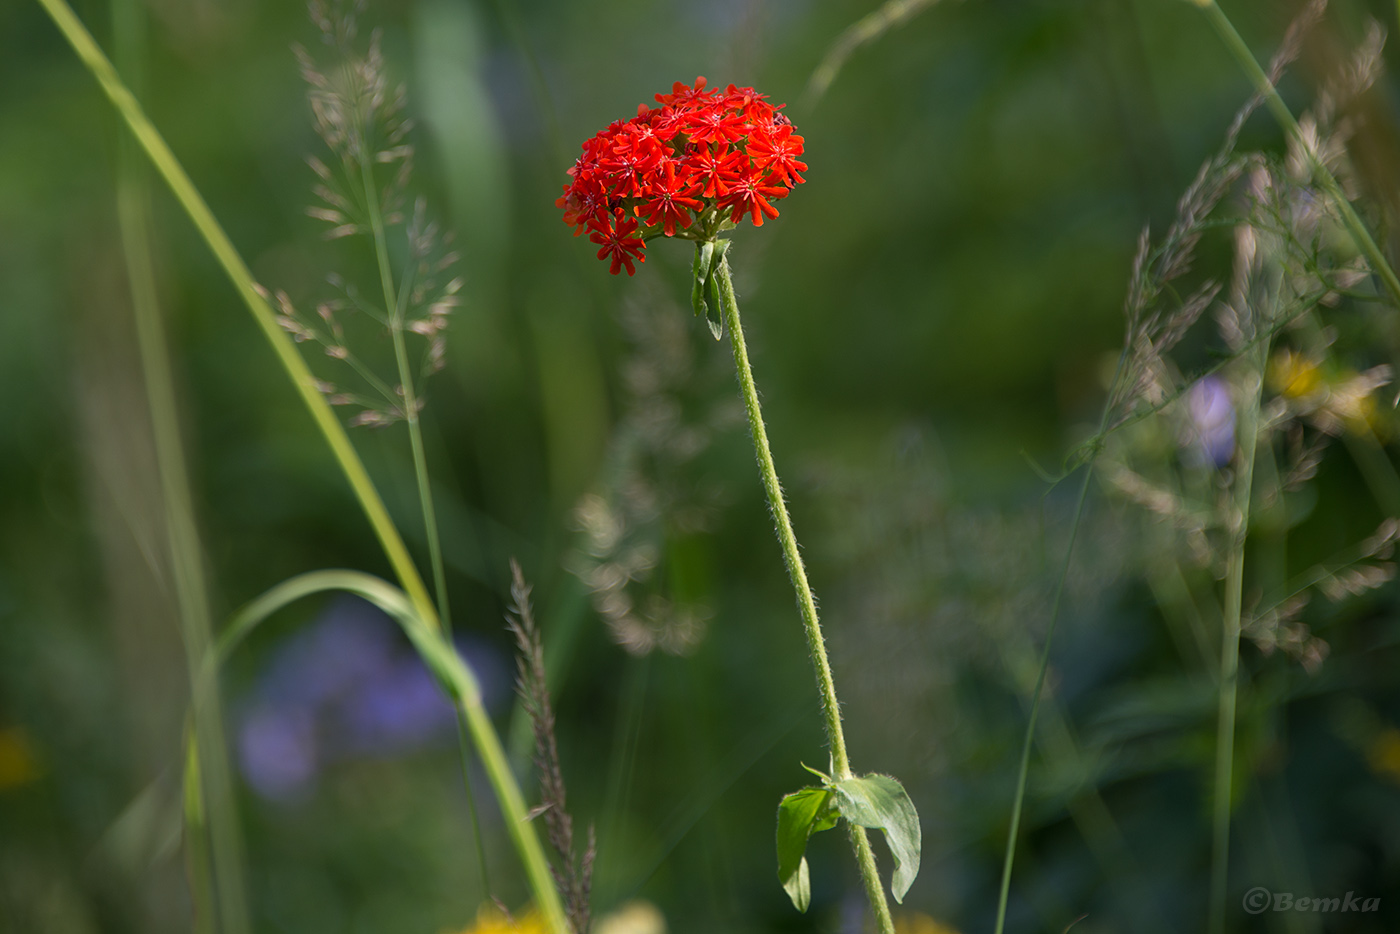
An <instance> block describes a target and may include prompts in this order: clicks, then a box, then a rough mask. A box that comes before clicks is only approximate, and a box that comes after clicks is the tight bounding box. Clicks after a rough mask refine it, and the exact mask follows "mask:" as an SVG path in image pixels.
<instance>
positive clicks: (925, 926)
mask: <svg viewBox="0 0 1400 934" xmlns="http://www.w3.org/2000/svg"><path fill="white" fill-rule="evenodd" d="M894 930H895V934H958V932H957V930H956V929H954V928H950V927H949V926H948V925H946V924H944V923H942V922H941V921H935V920H933V919H932V918H930V917H929V916H928V915H926V914H924V913H923V912H922V911H907V912H904V913H903V914H899V915H896V916H895V919H894Z"/></svg>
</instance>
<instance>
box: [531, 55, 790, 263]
mask: <svg viewBox="0 0 1400 934" xmlns="http://www.w3.org/2000/svg"><path fill="white" fill-rule="evenodd" d="M707 84H708V83H707V82H706V80H705V78H704V77H699V78H696V79H695V83H694V84H693V85H686V84H682V83H680V82H679V81H678V82H676V83H675V84H674V85H673V86H672V88H671V92H670V93H669V94H657V95H656V102H657V104H658V105H659V106H656V107H652V106H649V105H647V104H640V105H638V107H637V115H636V116H635V117H633V118H632V119H630V120H618V121H615V122H614V123H612V124H610V125H609V126H608V127H607V129H605V130H603V131H602V132H601V133H598V134H597V135H596V136H594V137H593V138H592V139H589V140H586V141H585V142H584V144H583V154H582V155H581V156H580V157H579V158H578V160H577V161H575V163H574V165H573V166H572V167H571V168H570V169H569V170H568V175H569V178H570V181H569V184H567V185H565V186H564V192H563V194H562V195H561V196H560V197H559V198H558V199H557V200H556V201H555V204H556V205H557V206H558V207H559V208H560V209H561V210H562V211H563V212H564V222H565V223H566V224H568V225H570V226H571V227H573V228H574V235H575V236H578V235H580V234H581V233H582V232H583V231H584V229H585V228H586V229H587V230H588V237H589V239H590V240H592V241H593V242H594V243H596V244H598V245H599V247H601V249H599V251H598V258H599V259H605V260H608V261H609V268H610V269H611V271H612V273H613V274H614V275H616V274H618V273H619V272H620V271H621V270H622V269H623V268H626V269H627V273H628V275H632V274H633V273H635V271H636V267H635V265H634V262H643V261H644V259H645V256H644V254H645V250H646V241H647V240H649V239H651V238H652V237H659V236H666V237H674V236H677V235H680V236H684V237H687V238H688V239H692V240H700V239H712V238H713V237H714V236H715V235H716V234H717V233H719V231H720V230H721V229H728V227H729V226H730V225H732V224H737V223H740V222H741V221H743V220H744V218H746V217H747V218H749V219H751V220H752V221H753V223H754V225H755V226H760V227H761V226H762V225H763V221H764V218H769V219H771V218H774V217H777V216H778V209H777V208H776V207H774V206H773V202H774V201H777V200H779V199H781V198H784V197H786V196H787V194H788V192H789V191H790V190H791V189H792V188H793V187H795V186H797V185H800V184H802V183H803V182H804V181H805V179H803V177H802V175H801V173H802V172H805V171H807V163H805V162H803V161H802V160H801V159H800V158H799V157H800V156H802V154H803V144H804V141H803V139H802V137H801V136H798V135H797V134H796V132H795V131H794V129H793V126H792V121H791V120H789V119H788V118H787V117H785V116H784V115H783V114H782V113H781V112H780V108H779V107H775V106H773V105H772V104H769V103H768V102H767V100H766V99H765V98H764V95H762V94H759V93H758V92H757V91H755V90H754V89H753V88H740V87H735V86H734V85H732V84H731V85H729V86H728V87H727V88H725V89H724V90H723V91H719V90H718V89H716V88H711V87H708V86H707Z"/></svg>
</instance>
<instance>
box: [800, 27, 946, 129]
mask: <svg viewBox="0 0 1400 934" xmlns="http://www.w3.org/2000/svg"><path fill="white" fill-rule="evenodd" d="M937 2H938V0H885V2H884V3H882V4H880V6H879V8H877V9H876V10H875V11H874V12H873V13H868V14H866V15H865V16H863V17H861V18H860V19H858V20H856V22H855V23H853V24H852V25H851V26H849V27H847V29H846V30H845V31H844V32H842V33H841V35H839V36H837V37H836V41H835V42H833V43H832V44H831V47H830V48H829V49H827V50H826V55H824V56H822V60H821V64H819V65H818V66H817V67H816V68H815V69H813V71H812V76H811V77H810V78H808V79H807V90H805V91H804V92H802V106H803V107H805V108H807V109H808V110H811V109H812V108H813V107H815V106H816V105H817V101H819V100H821V97H822V95H823V94H825V93H826V90H827V88H829V87H831V83H832V82H833V81H835V80H836V76H837V75H838V74H840V73H841V68H842V66H844V65H845V64H846V59H848V58H850V57H851V55H852V54H853V53H854V52H855V51H856V49H858V48H860V47H861V46H863V45H868V44H870V43H871V42H874V41H875V40H876V39H878V38H880V37H881V36H883V35H884V34H885V33H887V32H889V31H890V30H891V29H894V28H895V27H896V26H900V25H903V24H904V23H906V22H908V21H909V20H911V19H913V18H914V17H915V16H916V15H917V14H918V13H920V12H921V11H923V10H924V9H925V8H926V7H931V6H933V5H934V4H935V3H937Z"/></svg>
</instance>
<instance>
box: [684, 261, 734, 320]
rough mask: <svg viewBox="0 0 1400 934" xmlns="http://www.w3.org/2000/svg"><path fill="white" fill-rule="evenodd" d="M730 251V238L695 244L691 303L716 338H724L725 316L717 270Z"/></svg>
mask: <svg viewBox="0 0 1400 934" xmlns="http://www.w3.org/2000/svg"><path fill="white" fill-rule="evenodd" d="M728 252H729V241H728V240H705V241H703V242H701V243H697V244H695V262H694V263H693V264H692V267H691V268H692V271H693V272H694V273H695V279H694V281H693V282H692V284H691V286H690V304H691V307H693V308H694V309H695V314H696V315H698V316H703V317H704V319H705V323H706V324H708V325H709V326H710V333H711V334H713V335H714V338H715V340H717V341H718V340H723V339H724V317H723V312H722V311H721V308H720V298H719V280H718V278H717V277H716V276H715V272H716V271H717V270H718V269H719V266H720V263H723V262H724V254H726V253H728Z"/></svg>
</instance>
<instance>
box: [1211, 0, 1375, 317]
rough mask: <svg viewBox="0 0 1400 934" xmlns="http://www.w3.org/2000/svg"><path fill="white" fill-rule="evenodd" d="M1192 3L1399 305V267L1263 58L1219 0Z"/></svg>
mask: <svg viewBox="0 0 1400 934" xmlns="http://www.w3.org/2000/svg"><path fill="white" fill-rule="evenodd" d="M1192 2H1194V3H1195V4H1196V5H1197V6H1198V7H1200V8H1201V9H1202V10H1203V11H1204V12H1205V14H1206V18H1207V19H1208V20H1210V24H1211V25H1212V26H1213V27H1215V31H1216V32H1217V33H1219V34H1220V38H1221V40H1222V41H1223V42H1224V43H1225V47H1226V48H1228V49H1229V50H1230V53H1231V54H1232V55H1234V56H1235V59H1236V61H1238V62H1239V64H1240V67H1241V68H1242V69H1244V72H1245V74H1246V75H1248V76H1249V80H1250V81H1252V82H1253V83H1254V88H1255V90H1256V91H1257V92H1258V93H1259V95H1260V96H1261V97H1263V98H1264V104H1265V105H1266V106H1267V107H1268V108H1269V112H1270V113H1272V114H1273V115H1274V119H1275V120H1277V121H1278V123H1279V126H1281V127H1283V129H1284V132H1286V133H1287V134H1288V135H1289V136H1290V137H1292V138H1293V140H1294V141H1295V142H1297V144H1298V148H1299V149H1300V150H1301V151H1302V152H1303V153H1304V154H1305V155H1306V156H1307V159H1308V165H1309V167H1310V168H1311V169H1312V173H1313V177H1314V178H1315V179H1317V183H1318V184H1319V185H1321V186H1322V188H1323V190H1324V191H1326V192H1327V195H1328V197H1330V198H1331V199H1332V201H1333V203H1335V204H1336V206H1337V213H1338V214H1340V215H1341V218H1342V223H1343V224H1344V225H1345V226H1346V228H1347V232H1348V233H1350V234H1351V237H1352V240H1354V241H1355V243H1356V248H1357V249H1358V250H1360V251H1361V253H1362V254H1363V255H1364V256H1365V257H1366V259H1367V261H1368V262H1369V263H1370V264H1371V268H1372V270H1373V271H1374V272H1375V273H1376V275H1377V276H1379V277H1380V279H1381V282H1383V283H1384V284H1385V288H1386V291H1388V292H1389V293H1390V296H1391V298H1393V299H1394V300H1395V302H1396V304H1400V278H1397V277H1396V275H1395V270H1394V269H1392V268H1391V267H1390V263H1389V262H1388V261H1387V260H1386V258H1385V254H1384V253H1382V252H1381V248H1380V247H1379V246H1377V245H1376V241H1375V239H1374V238H1372V236H1371V232H1370V231H1369V230H1367V229H1366V223H1365V222H1364V221H1363V220H1362V219H1361V216H1360V215H1358V214H1357V213H1356V209H1355V208H1353V207H1352V206H1351V202H1350V201H1348V200H1347V196H1346V192H1344V191H1342V186H1341V185H1340V184H1339V183H1338V182H1337V179H1336V177H1335V176H1334V175H1333V174H1332V173H1331V172H1330V171H1328V169H1327V167H1326V166H1325V165H1323V164H1322V160H1320V159H1319V158H1318V156H1317V152H1316V150H1315V149H1314V148H1313V146H1312V145H1311V144H1310V143H1309V142H1308V139H1307V137H1306V136H1304V135H1303V131H1302V128H1300V127H1299V126H1298V121H1297V120H1295V119H1294V118H1293V112H1292V111H1290V110H1289V109H1288V105H1287V104H1285V103H1284V102H1283V98H1282V97H1280V96H1279V93H1278V90H1277V89H1276V88H1275V87H1274V83H1273V82H1272V81H1270V80H1269V76H1268V74H1267V73H1266V72H1265V71H1264V69H1263V67H1262V66H1260V64H1259V60H1258V59H1256V58H1255V57H1254V53H1253V52H1251V51H1250V50H1249V46H1248V45H1246V44H1245V41H1244V39H1242V38H1241V37H1240V34H1239V32H1238V30H1236V29H1235V25H1234V23H1232V22H1230V18H1229V17H1228V16H1226V15H1225V11H1224V10H1222V9H1220V4H1218V3H1216V2H1215V0H1192Z"/></svg>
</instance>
